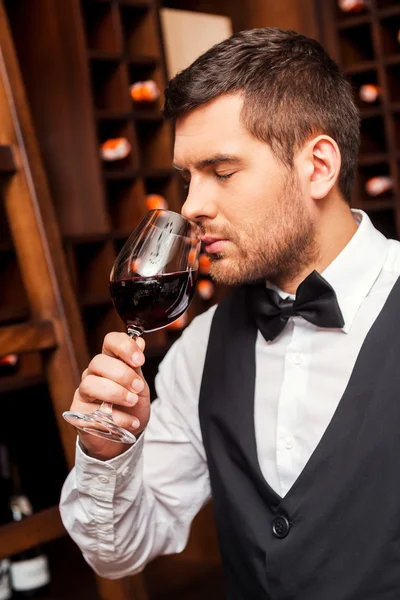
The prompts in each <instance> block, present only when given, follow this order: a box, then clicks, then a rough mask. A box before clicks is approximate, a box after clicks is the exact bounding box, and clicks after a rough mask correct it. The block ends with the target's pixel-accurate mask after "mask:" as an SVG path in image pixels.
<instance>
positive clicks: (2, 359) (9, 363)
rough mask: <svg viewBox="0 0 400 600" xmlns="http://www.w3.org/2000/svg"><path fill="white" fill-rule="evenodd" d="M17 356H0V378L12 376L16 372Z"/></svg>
mask: <svg viewBox="0 0 400 600" xmlns="http://www.w3.org/2000/svg"><path fill="white" fill-rule="evenodd" d="M18 363H19V360H18V354H4V355H3V356H0V377H6V376H9V375H14V373H16V372H17V370H18Z"/></svg>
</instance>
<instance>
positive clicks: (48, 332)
mask: <svg viewBox="0 0 400 600" xmlns="http://www.w3.org/2000/svg"><path fill="white" fill-rule="evenodd" d="M56 345H57V338H56V334H55V328H54V324H53V323H52V322H51V321H41V322H40V321H39V322H36V323H35V322H27V323H20V324H18V325H8V326H3V327H0V348H1V352H2V354H12V353H15V354H21V353H22V352H32V351H35V350H36V351H37V350H49V349H50V348H54V347H55V346H56Z"/></svg>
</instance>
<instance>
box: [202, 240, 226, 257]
mask: <svg viewBox="0 0 400 600" xmlns="http://www.w3.org/2000/svg"><path fill="white" fill-rule="evenodd" d="M201 241H202V242H203V245H204V250H205V251H206V252H207V254H219V253H221V252H222V251H223V248H224V246H225V245H226V244H227V243H228V240H225V239H221V238H214V237H210V236H204V237H202V238H201Z"/></svg>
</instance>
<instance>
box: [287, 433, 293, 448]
mask: <svg viewBox="0 0 400 600" xmlns="http://www.w3.org/2000/svg"><path fill="white" fill-rule="evenodd" d="M285 448H286V449H287V450H291V449H292V448H293V438H291V437H290V436H289V435H288V436H287V438H286V440H285Z"/></svg>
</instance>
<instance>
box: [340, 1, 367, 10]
mask: <svg viewBox="0 0 400 600" xmlns="http://www.w3.org/2000/svg"><path fill="white" fill-rule="evenodd" d="M338 5H339V8H340V9H341V10H342V11H343V12H360V11H362V10H364V9H365V8H367V0H338Z"/></svg>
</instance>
